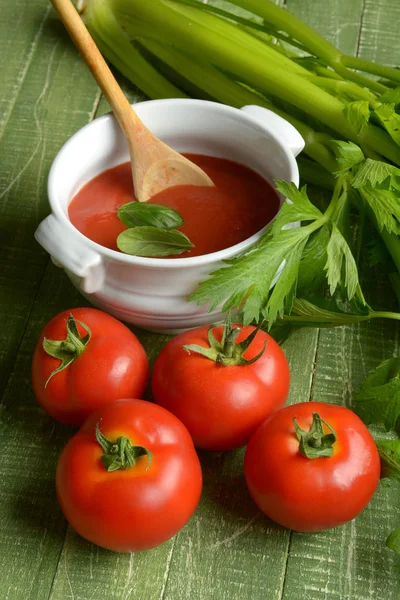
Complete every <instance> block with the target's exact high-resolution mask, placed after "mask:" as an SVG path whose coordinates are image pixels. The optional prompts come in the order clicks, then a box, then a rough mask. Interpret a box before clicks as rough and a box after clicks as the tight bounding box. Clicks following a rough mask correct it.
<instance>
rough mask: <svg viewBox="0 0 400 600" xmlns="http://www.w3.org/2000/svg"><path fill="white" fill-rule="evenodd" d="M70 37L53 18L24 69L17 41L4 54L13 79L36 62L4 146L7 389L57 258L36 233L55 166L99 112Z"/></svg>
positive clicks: (0, 334) (1, 370)
mask: <svg viewBox="0 0 400 600" xmlns="http://www.w3.org/2000/svg"><path fill="white" fill-rule="evenodd" d="M32 5H35V7H36V19H35V18H34V17H33V16H30V17H29V18H28V17H26V18H27V19H28V20H27V25H29V26H31V25H32V20H33V21H35V22H36V21H37V18H38V17H39V16H40V15H42V14H44V12H45V11H43V2H35V3H32ZM45 8H46V9H47V5H45ZM24 22H25V21H24ZM12 24H13V23H12V22H11V26H12ZM28 31H29V30H28ZM24 34H25V29H24V28H22V26H20V27H19V29H16V30H13V29H12V28H11V29H6V28H4V31H3V32H2V35H3V36H7V38H6V39H13V40H15V42H16V45H17V47H18V40H20V39H22V38H23V37H24ZM35 39H36V38H35ZM66 39H67V38H66V35H65V33H64V31H63V29H62V28H61V25H60V24H59V23H58V21H57V20H55V18H54V16H51V17H47V18H46V19H45V22H44V24H43V35H41V36H39V37H38V39H37V40H36V42H35V44H34V48H33V50H32V52H33V54H32V55H31V54H28V55H26V54H24V53H21V55H20V61H21V62H22V64H21V65H20V66H19V67H18V65H16V64H15V61H14V60H12V48H11V46H10V51H9V55H7V54H6V55H5V56H4V55H3V57H2V58H3V59H4V61H5V62H4V65H5V69H4V73H5V81H6V82H7V81H8V79H9V78H10V77H11V76H12V74H13V73H14V72H19V71H21V72H23V71H24V69H23V65H24V62H25V61H26V60H27V61H30V63H29V64H30V65H31V66H30V67H27V71H26V73H25V72H24V77H23V80H22V81H21V84H20V87H19V88H18V94H17V96H16V100H15V102H14V103H13V105H12V110H11V109H10V110H11V112H10V114H8V116H7V120H6V122H5V126H4V129H3V135H2V139H1V147H0V163H1V170H0V214H1V218H0V257H1V258H0V322H1V323H4V324H7V327H2V328H1V329H0V393H1V392H2V390H3V389H4V385H5V383H6V379H7V373H8V371H9V369H10V367H11V365H12V361H13V360H14V356H15V353H16V350H17V348H18V344H19V341H20V338H21V335H22V333H23V330H24V327H25V324H26V321H27V317H28V316H29V310H30V306H31V304H32V300H33V298H34V296H35V293H36V291H37V288H38V285H39V284H40V280H41V278H42V276H43V272H44V268H45V266H46V264H47V262H48V260H49V259H48V255H47V254H46V253H45V252H44V251H43V250H42V249H41V248H40V246H39V245H38V244H37V243H36V242H35V240H34V238H33V233H34V231H35V229H36V227H37V225H38V224H39V222H40V220H41V219H42V218H44V216H45V215H46V214H47V213H48V211H49V209H48V202H47V194H46V179H47V174H48V170H49V167H50V165H51V162H52V160H53V159H54V156H55V154H56V153H57V151H58V150H59V148H60V147H61V145H62V144H63V143H64V141H66V140H67V139H68V137H70V136H71V135H72V133H74V132H75V131H76V130H77V129H79V128H80V127H81V126H82V125H84V124H85V123H87V122H88V120H89V119H90V118H92V116H93V110H94V108H95V106H97V101H98V92H97V88H96V86H95V85H94V83H93V82H92V81H91V80H90V78H87V77H85V76H84V77H82V73H84V71H85V67H84V65H82V63H81V61H80V60H79V57H77V55H76V53H75V51H74V49H73V48H71V47H70V46H69V44H68V43H66ZM2 47H3V46H2ZM8 47H9V46H8V45H6V49H7V48H8ZM4 114H5V113H4Z"/></svg>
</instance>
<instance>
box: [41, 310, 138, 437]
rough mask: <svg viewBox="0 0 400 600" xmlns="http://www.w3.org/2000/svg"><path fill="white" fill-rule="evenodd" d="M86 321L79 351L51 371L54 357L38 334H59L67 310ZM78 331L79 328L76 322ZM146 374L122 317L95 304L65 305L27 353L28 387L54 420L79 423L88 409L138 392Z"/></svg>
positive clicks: (58, 336) (58, 337)
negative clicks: (69, 361)
mask: <svg viewBox="0 0 400 600" xmlns="http://www.w3.org/2000/svg"><path fill="white" fill-rule="evenodd" d="M70 314H72V315H73V317H74V318H75V319H76V320H78V321H82V322H83V323H85V325H87V326H88V327H89V329H90V330H91V333H92V337H91V339H90V341H89V343H88V344H87V346H86V348H85V349H84V351H83V352H82V354H81V355H80V356H78V357H77V358H76V360H74V362H73V363H72V364H71V365H69V366H68V367H67V368H66V369H64V370H63V371H60V372H59V373H56V374H55V375H53V377H51V379H50V380H49V382H48V384H47V386H45V384H46V381H47V380H48V378H49V376H50V374H51V373H52V372H53V371H54V370H55V369H56V368H57V367H58V366H59V365H60V360H58V359H56V358H53V357H52V356H50V355H48V354H47V353H46V352H45V351H44V349H43V346H42V343H43V338H44V337H46V338H48V339H51V340H63V339H65V337H66V335H67V330H66V322H67V320H68V317H69V315H70ZM78 330H79V333H80V334H81V335H84V334H85V330H84V329H83V328H82V327H81V325H79V324H78ZM148 377H149V365H148V359H147V355H146V352H145V350H144V348H143V346H142V345H141V343H140V342H139V340H138V339H137V337H136V336H135V335H134V333H132V332H131V331H130V330H129V329H128V328H127V327H126V326H125V325H124V324H123V323H121V322H120V321H118V320H117V319H115V318H114V317H112V316H111V315H108V314H107V313H104V312H102V311H100V310H97V309H95V308H74V309H72V310H66V311H64V312H62V313H60V314H58V315H56V316H55V317H53V319H51V321H49V322H48V323H47V325H46V326H45V327H44V329H43V331H42V332H41V334H40V336H39V339H38V342H37V345H36V348H35V351H34V354H33V359H32V387H33V391H34V394H35V396H36V399H37V400H38V402H39V404H40V405H41V406H42V407H43V408H44V410H45V411H46V412H47V413H48V414H49V415H51V416H52V417H53V418H54V419H56V420H57V421H60V422H61V423H65V424H67V425H78V426H79V425H81V424H82V423H83V422H84V421H85V419H86V418H87V417H88V416H89V415H90V413H91V412H93V411H94V410H96V409H97V408H99V407H100V406H103V405H104V404H108V403H109V402H113V401H114V400H117V399H118V398H132V397H133V398H135V397H140V396H141V395H142V393H143V392H144V389H145V387H146V384H147V381H148Z"/></svg>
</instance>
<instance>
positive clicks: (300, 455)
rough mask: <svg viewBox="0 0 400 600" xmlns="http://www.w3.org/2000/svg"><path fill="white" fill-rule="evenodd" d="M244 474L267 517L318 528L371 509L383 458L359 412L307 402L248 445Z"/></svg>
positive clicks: (279, 416)
mask: <svg viewBox="0 0 400 600" xmlns="http://www.w3.org/2000/svg"><path fill="white" fill-rule="evenodd" d="M313 414H316V416H315V417H314V418H313ZM318 416H319V417H320V419H321V420H322V422H321V420H318ZM294 419H295V421H294ZM327 425H328V426H329V427H327ZM310 428H311V429H310ZM296 429H297V433H296ZM298 438H300V440H302V441H299V439H298ZM321 453H322V456H321ZM307 456H309V457H307ZM244 473H245V478H246V483H247V486H248V488H249V491H250V494H251V495H252V497H253V498H254V500H255V502H256V503H257V504H258V506H259V507H260V509H261V510H262V511H263V512H264V513H265V514H266V515H268V516H269V517H270V518H271V519H273V520H274V521H276V522H277V523H280V524H281V525H283V526H284V527H288V528H290V529H294V530H295V531H308V532H311V531H322V530H324V529H329V528H331V527H336V526H338V525H342V524H343V523H346V522H347V521H350V520H351V519H353V518H354V517H356V516H357V515H358V514H359V513H360V512H361V511H362V510H363V509H364V508H365V507H366V506H367V504H368V502H369V501H370V500H371V498H372V496H373V494H374V492H375V490H376V487H377V485H378V482H379V475H380V462H379V455H378V451H377V449H376V446H375V443H374V440H373V438H372V436H371V434H370V433H369V431H368V429H367V427H366V426H365V425H364V423H363V422H362V421H361V420H360V419H359V418H358V417H357V415H356V414H354V413H353V412H352V411H350V410H349V409H347V408H344V407H342V406H335V405H332V404H324V403H321V402H304V403H300V404H294V405H292V406H287V407H285V408H283V409H282V410H280V411H278V412H276V413H275V414H274V415H272V416H271V417H270V418H269V419H267V420H266V421H265V422H264V423H263V424H262V425H261V426H260V427H259V429H258V430H257V431H256V433H255V434H254V436H253V437H252V438H251V440H250V442H249V445H248V447H247V449H246V454H245V461H244Z"/></svg>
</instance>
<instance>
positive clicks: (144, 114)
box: [35, 99, 304, 333]
mask: <svg viewBox="0 0 400 600" xmlns="http://www.w3.org/2000/svg"><path fill="white" fill-rule="evenodd" d="M135 110H136V111H137V113H138V115H139V117H140V118H141V119H142V120H143V122H144V123H145V124H146V125H147V126H148V127H149V129H150V130H151V131H152V132H153V133H155V135H157V136H158V137H159V138H161V139H162V140H163V141H165V142H166V143H167V144H169V145H170V146H172V147H173V148H175V149H176V150H178V151H179V152H195V153H199V154H208V155H213V156H219V157H224V158H228V159H231V160H234V161H237V162H240V163H242V164H244V165H246V166H248V167H250V168H252V169H253V170H254V171H257V172H258V173H259V174H260V175H262V176H263V177H264V178H265V179H267V180H268V181H269V182H270V183H272V182H273V180H274V179H283V180H286V181H293V182H294V183H295V184H296V185H298V183H299V172H298V168H297V163H296V160H295V156H296V155H297V154H298V153H299V152H300V151H301V150H302V149H303V146H304V141H303V138H302V137H301V136H300V134H299V133H298V132H297V131H296V129H294V128H293V127H292V125H290V124H289V123H288V122H287V121H285V120H284V119H282V118H281V117H279V116H277V115H275V114H274V113H272V112H271V111H269V110H266V109H264V108H261V107H259V106H245V107H243V108H242V109H240V110H239V109H236V108H231V107H229V106H226V105H223V104H218V103H214V102H206V101H203V100H191V99H168V100H152V101H149V102H141V103H138V104H135ZM127 160H129V153H128V149H127V145H126V143H125V139H124V136H123V134H122V131H121V130H120V128H119V126H118V124H117V122H116V120H115V119H114V117H113V116H112V115H110V114H108V115H105V116H103V117H100V118H98V119H95V120H94V121H93V122H91V123H90V124H88V125H86V126H85V127H83V129H81V130H79V131H78V132H77V133H76V134H75V135H74V136H73V137H72V138H71V139H70V140H69V141H68V142H67V143H66V144H65V145H64V146H63V147H62V148H61V150H60V151H59V153H58V154H57V156H56V158H55V160H54V162H53V165H52V167H51V170H50V174H49V180H48V194H49V200H50V206H51V211H52V212H51V214H50V215H49V216H48V217H47V218H46V219H44V221H42V222H41V223H40V225H39V227H38V229H37V231H36V233H35V237H36V239H37V241H38V242H39V243H40V244H41V245H42V246H43V247H44V248H45V249H46V250H47V251H48V252H49V253H50V255H51V257H52V259H53V261H54V262H55V264H57V265H58V266H61V267H63V268H64V269H65V271H66V273H67V275H68V276H69V277H70V279H71V281H72V282H73V284H74V285H75V286H76V287H77V288H78V289H79V290H80V291H81V292H82V294H83V295H84V296H85V297H86V298H87V299H88V300H89V301H90V302H91V303H92V304H94V305H95V306H97V307H98V308H100V309H102V310H105V311H107V312H109V313H111V314H112V315H114V316H115V317H117V318H119V319H121V320H123V321H126V322H128V323H133V324H135V325H137V326H139V327H142V328H143V329H148V330H151V331H157V332H173V333H175V332H177V331H180V330H182V329H187V328H190V327H196V326H198V325H202V324H204V323H211V322H218V321H220V320H221V319H222V318H223V315H222V313H221V310H218V309H217V310H214V311H213V312H208V308H207V306H206V305H202V306H198V305H196V304H195V303H193V302H188V300H187V298H188V296H189V295H190V294H191V293H192V292H193V291H194V290H195V288H196V286H197V284H198V282H199V281H202V280H204V279H205V278H206V277H207V275H208V274H209V273H210V272H211V271H214V270H215V269H217V268H219V267H221V261H222V260H223V259H226V258H230V257H232V256H234V255H236V254H238V253H239V252H241V251H243V250H244V249H246V248H248V247H249V246H250V245H251V244H253V243H254V242H255V241H257V240H258V238H259V237H260V235H261V234H262V232H263V231H264V230H265V227H264V228H262V229H261V230H260V232H259V233H257V234H255V235H253V236H252V237H250V238H248V239H247V240H245V241H243V242H241V243H240V244H236V245H235V246H232V247H230V248H227V249H225V250H221V251H219V252H214V253H212V254H207V255H204V256H196V257H192V258H173V259H165V258H163V259H160V258H142V257H136V256H130V255H127V254H122V253H120V252H116V251H114V250H109V249H108V248H104V247H102V246H100V245H99V244H96V243H95V242H93V241H92V240H90V239H88V238H86V237H85V236H84V235H82V234H81V233H80V232H79V231H78V230H77V229H75V227H74V226H73V225H72V224H71V222H70V221H69V218H68V204H69V203H70V201H71V200H72V198H73V197H74V195H75V194H76V192H77V191H78V190H79V189H80V188H81V187H82V186H83V185H84V184H85V183H87V182H88V181H89V180H90V179H92V178H93V177H95V176H96V175H98V174H99V173H101V171H103V170H105V169H108V168H110V167H113V166H115V165H117V164H120V163H122V162H125V161H127Z"/></svg>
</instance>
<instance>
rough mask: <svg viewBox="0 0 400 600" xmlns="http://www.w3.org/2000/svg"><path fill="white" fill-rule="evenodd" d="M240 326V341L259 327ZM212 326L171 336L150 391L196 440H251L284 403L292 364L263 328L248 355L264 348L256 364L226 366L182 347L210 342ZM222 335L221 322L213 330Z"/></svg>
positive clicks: (219, 443)
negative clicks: (208, 335)
mask: <svg viewBox="0 0 400 600" xmlns="http://www.w3.org/2000/svg"><path fill="white" fill-rule="evenodd" d="M235 326H237V327H240V328H241V329H242V331H241V333H240V334H239V336H238V338H237V342H241V341H243V340H244V339H245V338H246V337H247V336H248V335H249V334H250V333H251V332H252V331H254V329H255V327H253V326H247V327H244V328H243V327H242V326H241V325H235ZM208 328H209V327H208V326H204V327H199V328H196V329H192V330H189V331H186V332H184V333H181V334H179V335H177V336H176V337H174V338H173V339H172V340H170V341H169V342H168V343H167V344H166V346H165V347H164V348H163V350H162V351H161V353H160V355H159V357H158V358H157V360H156V363H155V366H154V371H153V375H152V393H153V398H154V400H155V402H157V404H160V405H161V406H164V408H166V409H167V410H170V411H171V412H172V413H173V414H175V415H176V416H177V417H178V418H179V419H180V420H181V421H182V422H183V423H184V424H185V425H186V427H187V429H188V430H189V432H190V434H191V436H192V438H193V441H194V444H195V446H197V447H199V448H203V449H206V450H232V449H234V448H240V447H241V446H244V445H245V444H247V442H248V441H249V439H250V437H251V436H252V434H253V433H254V431H255V430H256V429H257V427H258V426H259V425H260V424H261V423H262V422H263V421H264V419H265V418H266V417H268V416H269V415H270V414H271V413H272V412H274V411H275V410H277V409H279V408H281V407H282V406H283V405H284V404H285V401H286V398H287V395H288V392H289V382H290V374H289V366H288V363H287V360H286V357H285V355H284V353H283V351H282V350H281V348H280V346H279V345H278V344H277V343H276V342H275V340H274V339H273V338H272V337H271V336H269V335H268V334H267V333H265V332H263V331H259V332H258V333H257V335H256V337H255V339H254V340H253V342H252V343H251V344H250V346H249V348H248V349H247V350H246V351H245V353H244V357H245V358H247V359H251V358H253V357H254V356H256V355H257V354H258V353H259V352H260V351H261V350H262V349H263V346H264V341H266V342H267V345H266V349H265V352H264V354H263V355H262V356H261V357H260V358H259V359H258V360H257V361H256V362H254V363H253V364H252V365H243V366H222V365H219V364H217V363H215V362H214V361H213V360H210V359H208V358H206V357H204V356H202V355H200V354H197V353H195V352H190V354H189V353H188V352H187V351H186V350H184V349H183V348H182V346H184V345H185V344H198V345H200V346H204V347H208V346H209V344H208V340H207V332H208ZM213 333H214V336H215V338H216V339H217V340H220V339H221V335H222V327H217V328H216V329H214V330H213Z"/></svg>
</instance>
